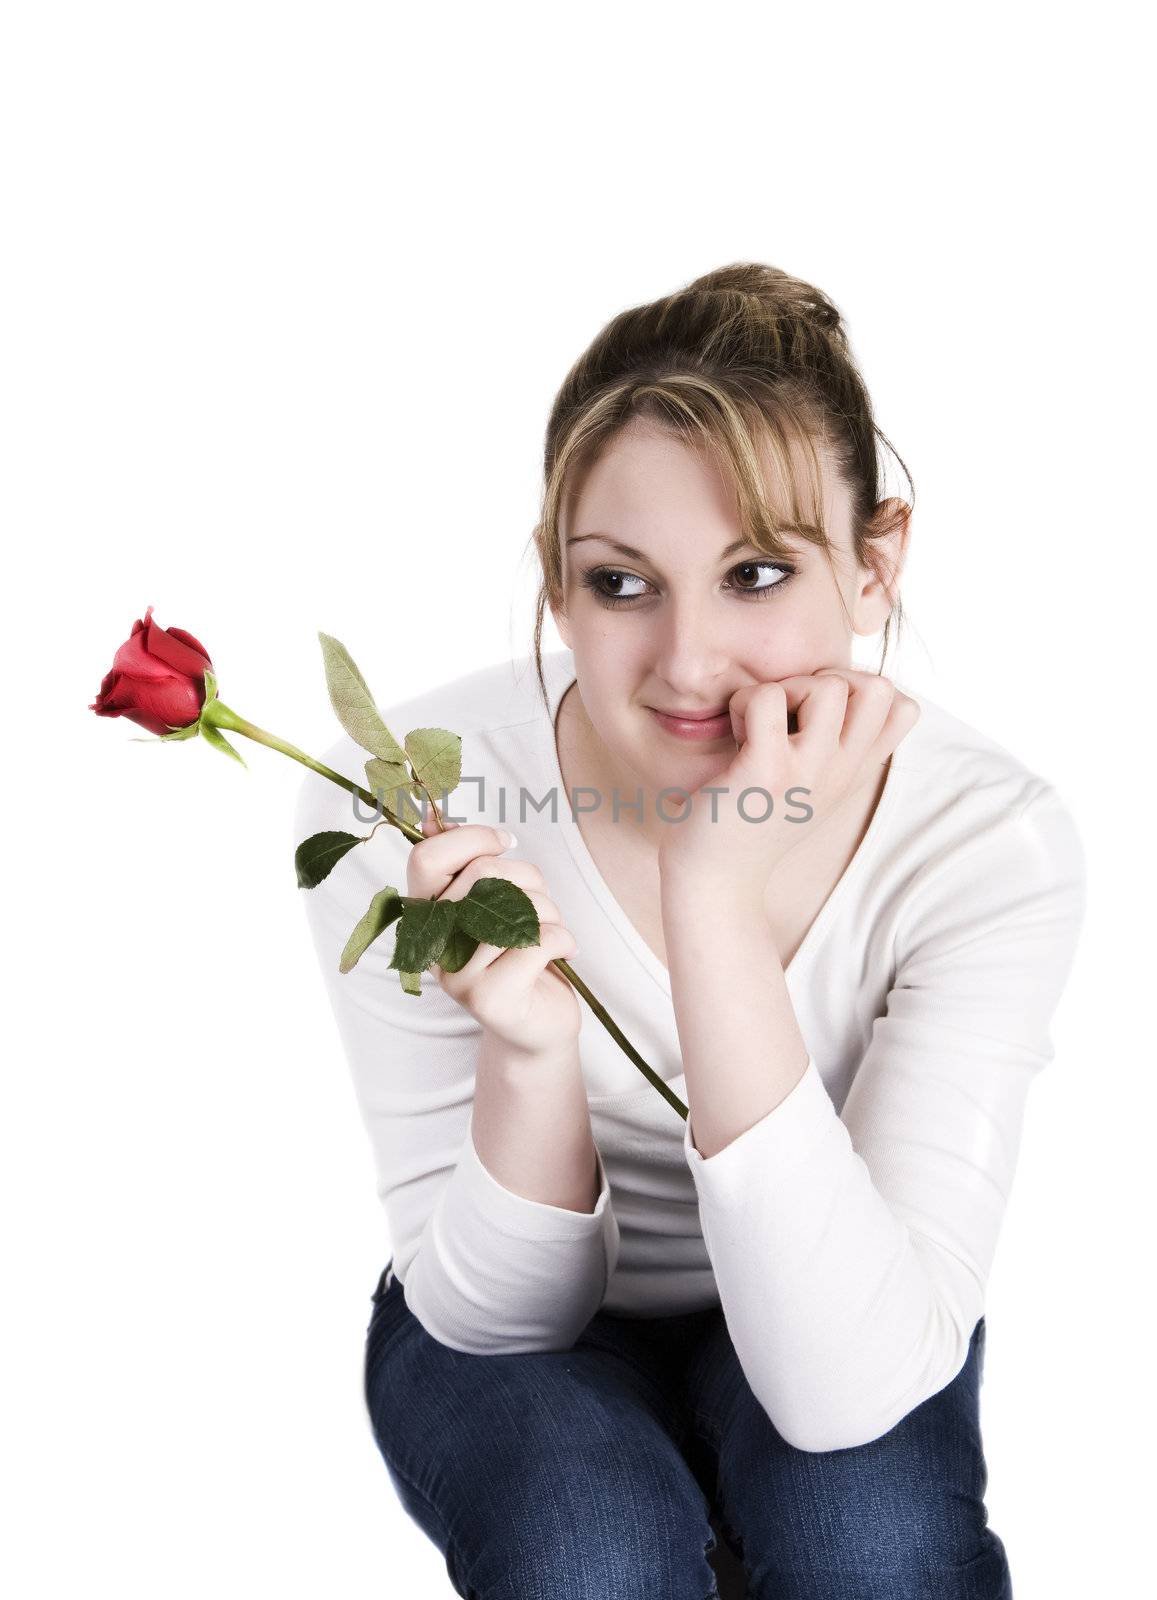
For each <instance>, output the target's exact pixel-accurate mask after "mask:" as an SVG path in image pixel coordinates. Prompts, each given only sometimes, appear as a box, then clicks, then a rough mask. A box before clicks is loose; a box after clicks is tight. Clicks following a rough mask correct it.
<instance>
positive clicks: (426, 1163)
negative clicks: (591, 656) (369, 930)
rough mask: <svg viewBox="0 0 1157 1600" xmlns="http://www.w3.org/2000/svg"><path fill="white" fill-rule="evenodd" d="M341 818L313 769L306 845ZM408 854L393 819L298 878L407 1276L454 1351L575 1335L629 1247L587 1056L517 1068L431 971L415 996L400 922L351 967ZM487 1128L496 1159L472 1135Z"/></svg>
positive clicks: (515, 1347)
mask: <svg viewBox="0 0 1157 1600" xmlns="http://www.w3.org/2000/svg"><path fill="white" fill-rule="evenodd" d="M387 720H388V721H393V720H396V719H394V718H391V717H390V716H389V715H387ZM362 754H363V753H362V752H360V751H359V749H358V747H357V746H356V745H355V744H354V742H353V741H352V739H343V740H341V741H339V742H338V743H337V744H335V745H333V746H332V747H331V748H330V749H329V750H328V751H326V753H325V756H324V760H325V762H326V764H327V765H329V766H332V767H333V768H334V769H335V770H336V771H339V772H356V771H357V770H358V767H359V765H360V762H361V756H362ZM327 829H346V830H349V831H354V832H359V833H361V832H365V831H366V829H365V825H364V824H361V825H359V824H357V823H355V822H354V819H353V816H352V813H351V811H350V807H349V797H348V796H347V795H345V794H344V793H343V792H342V791H341V790H339V789H337V788H336V787H335V786H334V785H333V784H331V783H328V782H327V781H326V780H325V779H324V778H321V777H319V776H317V775H316V774H314V773H309V774H307V776H306V778H305V780H304V782H303V784H302V786H301V790H300V795H299V801H298V807H297V814H296V818H295V824H294V837H293V843H294V846H296V844H297V843H298V842H300V840H302V839H304V838H307V837H308V836H309V835H310V834H313V833H318V832H321V831H324V830H327ZM409 851H410V846H409V844H408V843H407V841H406V840H405V839H404V838H403V837H402V835H401V834H400V833H398V832H397V831H396V829H393V828H388V827H387V828H378V829H377V831H376V832H375V833H374V835H373V837H372V838H371V839H369V841H368V842H367V843H365V844H360V845H358V846H356V848H354V849H353V850H351V851H350V852H349V854H348V855H346V856H345V857H344V858H343V859H342V860H341V861H340V862H338V864H337V866H336V867H335V868H334V869H333V871H332V872H331V873H330V875H329V876H328V877H327V878H326V879H325V880H324V881H323V882H322V883H320V884H319V885H318V886H317V888H316V889H308V890H306V889H302V890H299V891H298V893H299V895H300V899H301V901H302V903H303V909H304V911H305V914H306V917H307V919H308V922H309V927H310V931H311V933H312V936H313V942H314V946H315V948H316V951H317V956H318V960H319V962H320V965H321V972H322V977H323V979H324V982H325V987H326V990H327V992H328V997H329V1001H330V1005H331V1007H332V1010H333V1015H334V1019H335V1021H336V1023H337V1028H338V1032H339V1035H340V1041H341V1047H344V1053H345V1057H346V1061H347V1063H348V1067H349V1071H350V1074H351V1076H352V1078H353V1083H354V1089H355V1092H356V1095H357V1100H358V1105H359V1108H360V1110H361V1113H362V1117H363V1120H364V1123H365V1127H366V1131H367V1133H368V1135H369V1138H370V1143H371V1147H372V1150H373V1155H374V1161H375V1166H376V1169H377V1193H378V1197H379V1199H380V1200H381V1201H382V1203H383V1205H384V1207H385V1212H386V1217H387V1221H388V1227H389V1239H388V1245H389V1247H390V1249H391V1250H392V1254H393V1261H394V1270H395V1274H396V1276H397V1277H398V1278H399V1279H400V1280H401V1281H402V1282H403V1283H404V1284H405V1296H406V1303H407V1305H408V1306H409V1308H410V1310H411V1311H412V1312H413V1313H414V1315H415V1316H416V1317H417V1318H418V1320H419V1321H420V1322H421V1323H422V1325H423V1327H424V1328H425V1330H426V1332H427V1333H429V1334H430V1335H431V1337H432V1338H435V1339H437V1340H438V1341H439V1342H440V1343H442V1344H445V1345H447V1346H448V1347H449V1348H451V1349H454V1350H459V1351H462V1352H464V1353H467V1354H481V1355H490V1354H511V1355H513V1354H519V1353H522V1352H532V1351H540V1350H567V1349H569V1348H570V1347H571V1346H572V1345H573V1344H574V1341H575V1339H576V1338H577V1337H578V1335H579V1333H580V1332H581V1331H582V1329H583V1328H584V1327H585V1325H586V1323H587V1322H588V1321H589V1320H590V1318H591V1317H592V1316H593V1315H594V1313H595V1312H596V1311H597V1310H598V1308H599V1306H600V1305H601V1304H602V1300H603V1296H604V1294H605V1292H606V1285H607V1281H608V1279H609V1277H610V1274H611V1273H612V1272H613V1271H614V1268H615V1263H616V1261H617V1258H618V1251H619V1230H618V1223H617V1220H616V1218H615V1213H614V1209H613V1207H612V1205H611V1196H610V1187H609V1184H608V1182H607V1179H606V1174H605V1172H604V1170H603V1165H602V1161H601V1159H599V1160H598V1165H597V1174H598V1191H597V1199H595V1200H594V1202H593V1205H592V1203H591V1192H590V1189H588V1187H587V1185H588V1182H589V1183H590V1184H592V1185H593V1184H594V1182H595V1179H594V1177H593V1175H592V1174H591V1171H590V1169H589V1168H588V1167H587V1162H588V1159H593V1158H592V1151H593V1149H594V1147H593V1145H590V1146H589V1145H588V1144H587V1142H586V1141H587V1139H588V1138H589V1130H590V1120H589V1116H590V1114H589V1110H588V1108H587V1105H586V1097H585V1094H584V1095H583V1102H582V1105H581V1107H579V1106H578V1105H577V1104H576V1095H577V1090H578V1087H579V1085H578V1083H577V1082H576V1078H575V1076H574V1073H576V1072H577V1070H578V1069H577V1065H576V1064H575V1063H573V1062H563V1061H554V1062H552V1063H550V1064H549V1066H548V1064H546V1063H540V1064H539V1065H540V1066H542V1067H543V1071H541V1072H539V1073H537V1074H536V1073H535V1072H533V1071H525V1072H517V1071H516V1072H512V1071H509V1070H507V1068H505V1067H504V1066H503V1063H502V1062H501V1061H500V1060H498V1059H497V1058H496V1057H495V1056H494V1055H493V1052H489V1051H488V1047H487V1045H486V1042H485V1031H486V1030H484V1029H483V1028H482V1027H481V1026H480V1025H479V1023H478V1022H477V1021H476V1020H475V1019H474V1017H472V1016H471V1015H470V1013H469V1012H468V1011H466V1010H465V1009H464V1008H463V1007H462V1006H461V1005H459V1004H458V1003H457V1002H456V1001H454V1000H452V999H451V998H450V996H449V995H447V994H446V993H445V992H444V991H443V989H442V988H441V987H440V986H439V984H438V983H436V982H435V981H433V979H432V978H431V977H430V976H429V975H426V976H425V977H424V978H423V981H422V993H421V994H420V995H411V994H406V993H405V991H404V990H403V989H402V986H401V983H400V981H399V977H398V973H397V972H396V971H395V970H394V969H392V968H391V967H390V965H389V963H390V958H391V956H392V954H393V948H394V939H395V931H396V930H393V929H391V930H387V932H386V933H384V934H382V935H381V937H380V938H378V939H376V940H375V941H374V943H373V944H372V945H371V946H370V947H369V949H368V950H367V951H366V952H365V954H364V955H363V956H362V957H361V959H360V960H359V962H358V963H357V965H356V966H355V967H354V968H353V969H352V970H351V971H349V972H347V973H341V972H339V970H338V962H339V959H340V956H341V952H342V949H343V946H344V945H345V942H346V940H347V939H348V938H349V935H350V932H351V930H352V929H353V927H354V926H355V924H356V923H357V921H358V919H359V918H360V917H361V915H362V913H363V912H364V911H365V909H366V906H367V905H368V904H369V902H370V900H371V898H372V897H373V895H374V894H376V893H377V891H378V890H379V889H381V888H382V887H383V886H384V885H385V884H387V883H392V884H393V885H394V886H395V887H397V888H400V889H401V890H402V891H403V892H404V890H405V887H406V863H407V859H408V856H409ZM334 1043H335V1051H334V1055H335V1056H337V1055H338V1041H337V1040H335V1041H334ZM510 1065H512V1064H510V1063H508V1064H507V1066H508V1067H509V1066H510ZM529 1065H530V1064H529V1063H528V1062H526V1061H523V1062H522V1063H521V1066H522V1067H528V1066H529ZM548 1075H552V1081H551V1082H550V1083H549V1084H548V1081H547V1079H548ZM552 1097H553V1098H552ZM548 1101H549V1102H550V1103H549V1104H548ZM476 1108H480V1109H478V1115H477V1117H475V1115H474V1113H475V1109H476ZM544 1123H548V1124H549V1136H550V1140H551V1141H552V1142H551V1143H549V1145H548V1144H547V1142H546V1136H545V1134H544ZM500 1124H501V1126H499V1125H500ZM476 1132H477V1133H478V1135H479V1139H480V1143H481V1145H482V1146H484V1147H485V1149H486V1152H487V1155H488V1157H489V1158H490V1160H492V1161H494V1163H495V1168H494V1169H491V1168H490V1167H489V1165H488V1163H487V1162H485V1161H483V1159H482V1158H481V1156H480V1154H479V1149H478V1148H476V1146H475V1142H474V1135H475V1133H476ZM531 1141H534V1142H535V1143H534V1148H533V1149H531V1148H530V1146H531ZM524 1149H525V1150H527V1152H528V1154H532V1155H534V1157H535V1164H534V1165H533V1166H528V1165H525V1164H524V1165H522V1166H517V1167H516V1165H515V1164H514V1162H513V1161H511V1160H510V1159H509V1152H510V1151H511V1150H517V1151H521V1150H524ZM547 1149H549V1150H550V1151H551V1152H553V1155H552V1157H551V1159H552V1160H556V1159H557V1161H558V1168H557V1169H554V1175H553V1176H552V1178H551V1180H550V1186H548V1185H547V1184H546V1183H545V1182H544V1173H543V1170H542V1165H541V1163H544V1162H545V1160H546V1157H545V1156H544V1155H543V1154H542V1152H544V1151H546V1150H547ZM505 1179H511V1180H513V1182H512V1184H511V1186H509V1187H508V1186H507V1183H506V1182H505V1181H504V1180H505ZM551 1193H553V1195H554V1198H555V1199H556V1200H557V1201H558V1203H557V1204H555V1203H552V1202H551V1200H550V1199H549V1198H548V1197H547V1196H548V1194H551ZM568 1201H573V1202H574V1207H575V1208H574V1209H573V1210H572V1209H570V1208H569V1206H568V1204H567V1202H568Z"/></svg>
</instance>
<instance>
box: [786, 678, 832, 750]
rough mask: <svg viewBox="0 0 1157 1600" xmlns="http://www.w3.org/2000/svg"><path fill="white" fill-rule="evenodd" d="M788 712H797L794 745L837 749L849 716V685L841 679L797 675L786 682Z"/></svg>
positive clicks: (801, 747) (805, 747)
mask: <svg viewBox="0 0 1157 1600" xmlns="http://www.w3.org/2000/svg"><path fill="white" fill-rule="evenodd" d="M783 688H784V694H785V695H786V696H787V704H788V707H789V710H790V711H792V712H794V713H795V721H796V728H797V733H796V735H795V741H794V742H795V744H796V745H797V746H798V747H799V748H800V749H802V750H808V749H809V748H810V747H812V746H815V747H816V748H817V749H818V748H822V747H824V746H826V747H827V748H829V749H832V748H838V746H839V743H840V738H841V735H842V733H843V730H844V726H845V723H846V720H847V714H848V685H847V683H846V682H845V681H844V680H843V679H842V678H840V677H822V676H821V675H820V674H818V673H814V672H807V673H797V674H796V675H794V676H793V677H790V678H784V679H783Z"/></svg>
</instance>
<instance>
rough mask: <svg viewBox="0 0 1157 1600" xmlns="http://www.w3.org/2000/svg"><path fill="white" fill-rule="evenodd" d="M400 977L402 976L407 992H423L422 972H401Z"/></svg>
mask: <svg viewBox="0 0 1157 1600" xmlns="http://www.w3.org/2000/svg"><path fill="white" fill-rule="evenodd" d="M398 977H399V978H401V980H402V988H403V989H404V990H405V991H406V993H407V994H421V992H422V974H421V973H420V972H399V973H398Z"/></svg>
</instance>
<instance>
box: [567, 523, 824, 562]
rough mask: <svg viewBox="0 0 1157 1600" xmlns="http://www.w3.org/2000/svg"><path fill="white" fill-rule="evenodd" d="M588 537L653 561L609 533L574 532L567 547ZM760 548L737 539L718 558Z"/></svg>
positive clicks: (788, 529)
mask: <svg viewBox="0 0 1157 1600" xmlns="http://www.w3.org/2000/svg"><path fill="white" fill-rule="evenodd" d="M779 531H780V532H781V533H791V532H792V531H793V529H792V528H791V527H787V526H783V527H781V528H780V529H779ZM586 539H601V540H602V542H603V543H604V544H609V545H610V546H611V548H612V549H613V550H617V551H618V552H619V554H620V555H624V556H629V557H630V558H631V560H632V561H647V562H651V557H650V556H649V555H648V554H647V552H646V551H645V550H636V549H635V547H634V545H632V544H623V542H622V540H620V539H612V538H611V536H610V534H608V533H574V534H572V535H571V536H570V538H569V539H568V540H567V548H568V549H569V548H570V546H571V545H572V544H582V543H583V542H584V540H586ZM758 549H759V546H758V545H754V544H752V542H751V540H750V539H736V540H735V541H734V542H733V543H732V544H729V545H728V546H727V547H726V548H725V549H723V550H721V551H720V552H719V556H718V559H719V560H720V561H725V560H726V559H727V557H728V556H730V555H734V554H735V552H736V551H737V550H758ZM761 553H762V552H761ZM651 564H652V565H654V562H651Z"/></svg>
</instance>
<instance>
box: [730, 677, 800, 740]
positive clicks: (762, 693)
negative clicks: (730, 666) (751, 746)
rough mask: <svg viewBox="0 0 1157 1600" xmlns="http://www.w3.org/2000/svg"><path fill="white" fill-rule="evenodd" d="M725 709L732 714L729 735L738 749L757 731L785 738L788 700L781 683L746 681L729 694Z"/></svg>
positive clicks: (773, 681)
mask: <svg viewBox="0 0 1157 1600" xmlns="http://www.w3.org/2000/svg"><path fill="white" fill-rule="evenodd" d="M753 702H754V704H753ZM727 709H728V711H729V712H730V713H731V737H732V738H733V739H734V740H735V742H736V744H737V745H738V746H739V747H740V749H742V748H743V746H744V745H745V744H746V743H747V742H748V740H749V739H750V738H751V737H753V736H754V734H755V733H756V732H757V731H758V732H759V733H760V734H761V735H765V736H769V737H774V736H775V735H777V734H778V735H780V736H781V737H783V738H784V739H786V738H787V699H786V696H785V695H784V693H783V685H782V683H779V682H777V681H775V680H769V681H768V682H766V683H745V684H744V686H743V688H742V689H736V691H735V693H734V694H733V695H732V696H731V699H730V700H729V701H728V702H727Z"/></svg>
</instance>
